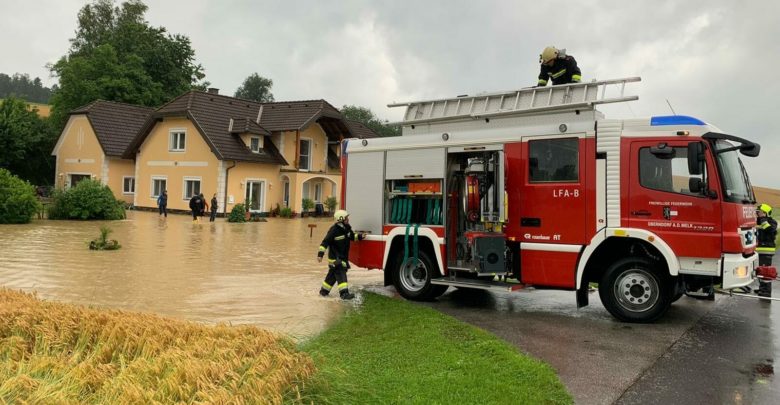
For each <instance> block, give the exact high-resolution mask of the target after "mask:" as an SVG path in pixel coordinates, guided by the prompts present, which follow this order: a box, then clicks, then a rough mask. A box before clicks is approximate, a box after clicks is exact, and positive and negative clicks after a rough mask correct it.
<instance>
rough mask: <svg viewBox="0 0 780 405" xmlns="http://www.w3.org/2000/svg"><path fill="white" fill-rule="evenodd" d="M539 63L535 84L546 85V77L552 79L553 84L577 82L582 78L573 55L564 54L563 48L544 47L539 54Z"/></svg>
mask: <svg viewBox="0 0 780 405" xmlns="http://www.w3.org/2000/svg"><path fill="white" fill-rule="evenodd" d="M539 63H541V65H542V69H541V72H539V82H538V84H537V86H539V87H544V86H546V85H547V80H548V79H550V80H552V84H553V85H555V84H568V83H579V82H580V80H582V73H581V72H580V68H579V67H577V61H576V60H574V57H573V56H570V55H566V50H565V49H556V48H555V47H553V46H548V47H547V48H544V51H542V54H541V55H539Z"/></svg>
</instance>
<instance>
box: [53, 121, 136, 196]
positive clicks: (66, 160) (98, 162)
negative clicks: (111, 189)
mask: <svg viewBox="0 0 780 405" xmlns="http://www.w3.org/2000/svg"><path fill="white" fill-rule="evenodd" d="M54 154H55V155H56V156H57V158H56V171H55V175H54V176H55V178H54V184H55V186H56V187H58V188H63V187H68V186H70V182H69V179H70V177H69V175H70V174H88V175H91V176H92V178H94V179H99V178H101V177H102V176H101V175H102V172H103V160H104V157H105V156H104V155H103V148H102V147H101V146H100V143H99V142H98V140H97V136H96V135H95V131H94V130H93V129H92V125H91V124H90V123H89V120H88V119H87V117H86V115H83V114H82V115H71V116H70V118H69V119H68V123H67V125H66V126H65V129H64V130H63V131H62V134H60V139H59V140H58V141H57V146H55V150H54ZM121 191H122V190H121V189H120V190H119V195H121ZM115 194H116V192H115Z"/></svg>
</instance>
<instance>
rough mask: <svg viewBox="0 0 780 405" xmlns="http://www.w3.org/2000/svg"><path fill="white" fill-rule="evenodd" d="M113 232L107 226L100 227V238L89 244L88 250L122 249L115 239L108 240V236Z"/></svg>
mask: <svg viewBox="0 0 780 405" xmlns="http://www.w3.org/2000/svg"><path fill="white" fill-rule="evenodd" d="M112 232H114V230H113V229H111V228H109V227H107V226H101V227H100V236H99V237H98V238H97V239H95V240H93V241H91V242H89V248H90V249H91V250H117V249H119V248H120V247H122V246H121V245H120V244H119V242H117V241H116V239H108V235H110V234H111V233H112Z"/></svg>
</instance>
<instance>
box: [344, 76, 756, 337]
mask: <svg viewBox="0 0 780 405" xmlns="http://www.w3.org/2000/svg"><path fill="white" fill-rule="evenodd" d="M638 81H640V78H638V77H632V78H624V79H615V80H605V81H593V82H589V83H576V84H569V85H559V86H552V87H540V88H526V89H520V90H514V91H507V92H498V93H487V94H479V95H476V96H458V97H453V98H445V99H435V100H424V101H414V102H408V103H396V104H391V105H389V107H398V106H403V107H406V112H405V114H404V118H403V121H402V122H401V123H400V125H402V128H403V135H402V136H399V137H388V138H378V139H348V140H344V141H343V143H342V174H343V176H344V177H343V179H344V180H343V184H344V187H343V188H342V198H341V201H342V206H343V208H345V209H347V210H348V211H349V212H350V221H351V224H352V227H353V229H355V230H360V231H365V232H367V234H368V235H367V238H366V239H365V240H364V241H361V242H359V243H355V244H353V245H352V248H351V249H352V251H351V254H350V256H351V261H353V262H354V264H356V265H357V266H360V267H365V268H371V269H384V271H385V285H390V284H393V285H394V286H395V288H396V289H397V291H398V293H400V295H402V296H403V297H405V298H407V299H411V300H431V299H434V298H436V297H438V296H440V295H441V294H443V293H444V292H445V291H446V290H447V288H448V287H450V286H454V287H457V288H480V289H500V290H505V291H514V290H517V289H520V288H524V287H528V286H533V287H535V288H537V289H538V288H545V289H562V290H570V291H573V292H575V294H574V295H575V297H576V303H577V306H578V307H582V306H585V305H588V295H589V294H588V292H589V288H591V287H590V286H591V285H593V284H594V283H595V284H598V292H599V296H600V299H601V302H602V303H603V305H604V307H605V308H606V309H607V310H608V311H609V312H610V313H611V314H612V315H613V316H614V317H615V318H617V319H619V320H621V321H625V322H652V321H654V320H656V319H658V318H659V317H661V316H662V315H663V314H664V313H665V312H666V311H667V310H668V308H669V307H670V305H671V304H672V303H673V302H675V301H676V300H677V299H679V298H680V297H681V296H682V295H683V294H686V293H691V294H692V293H693V292H701V291H704V292H707V291H712V289H713V288H714V287H718V288H723V289H733V288H737V287H742V286H746V285H748V284H750V283H752V282H753V280H754V277H755V276H756V268H757V266H758V255H757V253H756V237H755V236H756V233H755V226H756V217H755V203H756V199H755V196H754V194H753V191H752V186H751V184H750V180H749V178H748V174H747V172H746V170H745V167H744V166H743V164H742V161H741V160H740V155H742V156H747V157H755V156H758V154H759V151H760V146H759V145H758V144H756V143H754V142H751V141H749V140H746V139H743V138H740V137H738V136H735V135H730V134H725V133H723V132H722V131H721V130H719V129H718V128H716V127H715V126H713V125H711V124H708V123H706V122H704V121H702V120H700V119H697V118H694V117H690V116H683V115H671V116H653V117H650V118H642V119H607V118H605V116H604V114H603V113H602V112H600V111H598V110H597V109H596V106H599V105H601V104H609V103H623V102H629V101H634V100H637V99H638V96H635V95H628V94H627V89H626V86H627V85H630V84H631V83H634V82H638Z"/></svg>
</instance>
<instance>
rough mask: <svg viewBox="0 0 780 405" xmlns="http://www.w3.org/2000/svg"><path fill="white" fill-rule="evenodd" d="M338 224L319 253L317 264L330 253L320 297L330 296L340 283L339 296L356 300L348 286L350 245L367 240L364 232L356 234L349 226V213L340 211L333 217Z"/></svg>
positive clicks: (332, 227)
mask: <svg viewBox="0 0 780 405" xmlns="http://www.w3.org/2000/svg"><path fill="white" fill-rule="evenodd" d="M333 219H335V220H336V223H335V224H333V226H331V227H330V229H329V230H328V233H327V234H326V235H325V239H323V240H322V243H321V244H320V249H319V252H317V262H322V257H323V256H325V251H326V250H327V251H328V275H327V276H325V281H323V282H322V287H321V288H320V295H322V296H323V297H325V296H327V295H328V294H330V290H331V289H332V288H333V286H334V285H336V283H338V284H337V285H338V288H339V295H340V296H341V299H343V300H351V299H353V298H355V294H352V293H350V292H349V286H348V284H347V270H348V269H349V244H350V242H351V241H353V240H354V241H359V240H363V238H365V234H364V233H363V232H359V233H355V232H353V231H352V227H351V226H349V213H348V212H347V211H344V210H338V211H336V213H335V214H334V215H333Z"/></svg>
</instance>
